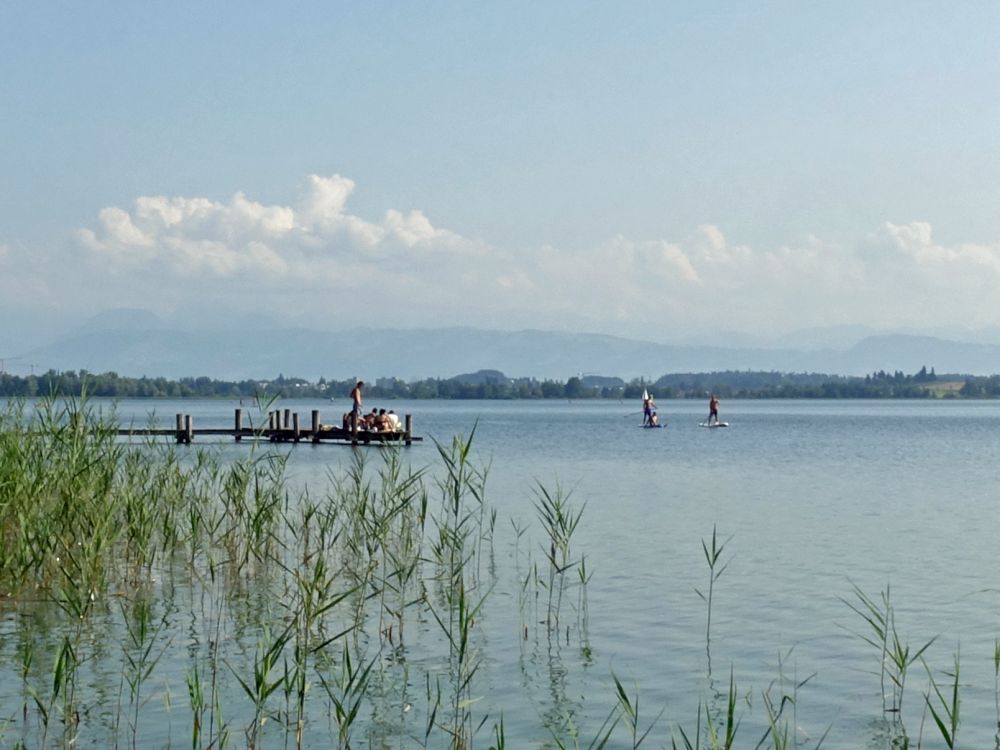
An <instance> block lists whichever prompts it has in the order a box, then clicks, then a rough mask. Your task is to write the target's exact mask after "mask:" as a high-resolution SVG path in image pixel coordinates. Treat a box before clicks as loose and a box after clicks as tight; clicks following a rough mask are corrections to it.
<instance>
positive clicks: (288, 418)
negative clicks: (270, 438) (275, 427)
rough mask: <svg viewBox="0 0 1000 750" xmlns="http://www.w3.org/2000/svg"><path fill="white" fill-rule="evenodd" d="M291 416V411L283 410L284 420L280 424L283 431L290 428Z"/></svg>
mask: <svg viewBox="0 0 1000 750" xmlns="http://www.w3.org/2000/svg"><path fill="white" fill-rule="evenodd" d="M291 414H292V410H291V409H285V419H284V420H283V421H282V423H281V426H282V428H283V429H286V430H287V429H288V428H289V427H291V426H292V420H291Z"/></svg>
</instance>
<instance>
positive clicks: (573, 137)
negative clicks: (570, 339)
mask: <svg viewBox="0 0 1000 750" xmlns="http://www.w3.org/2000/svg"><path fill="white" fill-rule="evenodd" d="M998 38H1000V3H996V2H958V3H943V2H839V3H810V2H754V3H745V2H725V3H723V2H718V3H716V2H707V3H688V2H685V3H680V2H678V3H667V2H656V3H603V4H594V3H579V2H543V3H538V2H530V3H519V2H501V3H495V4H491V5H487V4H484V3H470V2H420V3H381V2H372V3H335V2H294V3H268V4H262V3H250V2H240V3H221V2H220V3H206V2H198V3H184V2H170V3H153V2H149V3H135V2H122V3H112V2H94V3H82V2H76V1H74V2H16V1H12V2H5V3H2V4H0V174H2V175H3V179H2V180H0V315H3V317H4V318H6V319H7V321H9V322H11V323H13V325H12V326H8V325H7V324H6V322H5V325H4V326H2V327H0V329H6V330H7V334H6V335H7V337H8V338H7V339H4V334H3V333H2V332H0V349H3V348H4V346H5V343H6V342H9V345H18V346H20V345H21V344H22V342H21V341H20V340H16V339H14V338H11V333H10V331H11V330H15V329H19V330H29V328H30V325H31V323H32V322H33V321H45V320H58V321H64V320H65V319H66V318H67V317H69V316H73V315H80V316H89V315H92V314H94V313H97V312H100V311H101V310H104V309H107V308H112V307H140V308H148V309H150V310H153V311H154V312H156V313H157V314H159V315H161V316H163V317H165V318H174V317H176V318H179V319H187V320H190V319H195V318H196V319H199V320H202V321H206V322H208V321H212V320H215V319H223V318H227V317H230V316H231V315H232V310H233V309H234V308H239V309H240V312H241V314H242V313H248V312H251V310H252V303H253V302H254V301H255V300H257V299H264V298H271V299H275V298H279V297H283V298H286V299H292V298H294V299H295V300H297V301H298V302H299V303H300V304H299V305H282V306H280V307H275V308H273V309H268V307H266V306H265V307H262V308H261V312H260V316H261V319H262V320H270V321H272V322H273V321H276V320H279V319H281V320H283V319H285V318H288V319H295V318H298V320H299V322H308V321H309V320H310V318H311V316H312V315H314V314H315V311H316V310H317V309H324V308H325V307H326V306H327V305H329V307H326V309H327V310H328V312H327V314H326V315H325V316H324V317H323V318H322V319H321V320H318V321H316V324H319V325H330V326H341V325H343V326H346V325H357V324H371V325H445V324H472V325H480V326H491V327H498V328H521V327H533V328H554V329H568V330H585V331H597V332H609V333H619V334H621V333H624V334H628V335H633V336H636V337H641V338H652V339H656V340H668V341H669V340H679V339H686V338H690V337H691V336H699V335H708V336H711V335H713V334H714V332H719V331H745V332H749V333H753V332H759V331H762V330H777V331H786V330H792V329H796V328H800V327H805V326H827V325H844V324H858V323H865V324H869V325H872V326H875V327H881V328H898V327H903V326H907V327H911V328H921V327H923V328H930V327H934V326H954V327H970V328H978V327H987V326H996V325H1000V303H998V301H997V294H996V293H997V290H998V289H1000V44H997V39H998ZM334 308H336V309H337V310H338V313H337V314H334V313H333V309H334ZM715 335H718V334H715ZM716 343H720V344H724V343H725V341H717V342H716ZM2 354H3V352H2V351H0V355H2Z"/></svg>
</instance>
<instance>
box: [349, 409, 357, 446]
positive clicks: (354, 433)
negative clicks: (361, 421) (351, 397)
mask: <svg viewBox="0 0 1000 750" xmlns="http://www.w3.org/2000/svg"><path fill="white" fill-rule="evenodd" d="M357 444H358V415H357V414H352V415H351V445H357Z"/></svg>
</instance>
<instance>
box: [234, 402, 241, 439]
mask: <svg viewBox="0 0 1000 750" xmlns="http://www.w3.org/2000/svg"><path fill="white" fill-rule="evenodd" d="M233 429H235V430H236V442H237V443H238V442H240V441H241V440H242V439H243V410H242V409H237V410H236V415H235V418H234V420H233Z"/></svg>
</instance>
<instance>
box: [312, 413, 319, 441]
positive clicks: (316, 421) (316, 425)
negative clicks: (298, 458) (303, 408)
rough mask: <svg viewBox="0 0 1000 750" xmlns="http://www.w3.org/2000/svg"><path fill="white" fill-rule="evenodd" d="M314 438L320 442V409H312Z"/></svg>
mask: <svg viewBox="0 0 1000 750" xmlns="http://www.w3.org/2000/svg"><path fill="white" fill-rule="evenodd" d="M312 440H313V442H314V443H318V442H319V409H313V410H312Z"/></svg>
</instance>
